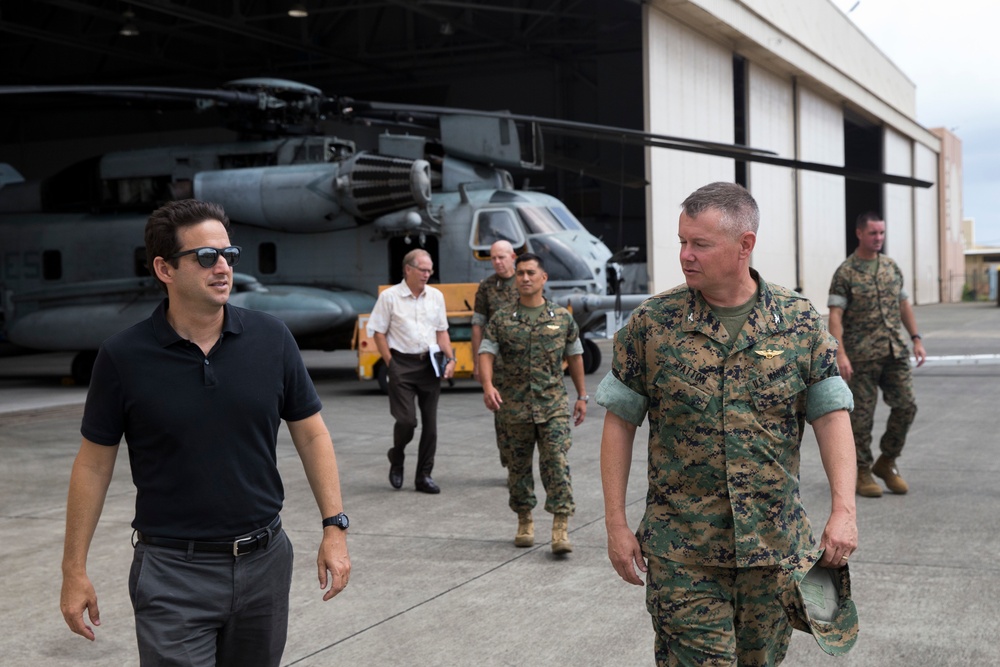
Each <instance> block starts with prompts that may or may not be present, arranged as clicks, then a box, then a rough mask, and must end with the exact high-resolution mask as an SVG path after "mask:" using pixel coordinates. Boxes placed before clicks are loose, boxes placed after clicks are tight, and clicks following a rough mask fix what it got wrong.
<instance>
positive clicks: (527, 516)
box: [514, 512, 535, 547]
mask: <svg viewBox="0 0 1000 667" xmlns="http://www.w3.org/2000/svg"><path fill="white" fill-rule="evenodd" d="M534 544H535V523H534V521H533V520H532V519H531V512H518V513H517V535H515V536H514V546H515V547H530V546H533V545H534Z"/></svg>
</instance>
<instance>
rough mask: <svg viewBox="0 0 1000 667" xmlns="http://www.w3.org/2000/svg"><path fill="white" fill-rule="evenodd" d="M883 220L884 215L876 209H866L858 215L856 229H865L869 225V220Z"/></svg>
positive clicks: (855, 223) (855, 222)
mask: <svg viewBox="0 0 1000 667" xmlns="http://www.w3.org/2000/svg"><path fill="white" fill-rule="evenodd" d="M881 220H882V216H881V214H879V213H876V212H875V211H865V212H864V213H862V214H861V215H859V216H858V219H857V220H855V221H854V228H855V229H864V228H865V227H867V226H868V223H869V222H879V221H881Z"/></svg>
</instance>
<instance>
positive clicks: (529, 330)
mask: <svg viewBox="0 0 1000 667" xmlns="http://www.w3.org/2000/svg"><path fill="white" fill-rule="evenodd" d="M518 305H519V304H515V306H514V307H510V306H508V307H507V308H501V309H500V310H498V311H497V312H496V313H495V314H494V315H493V317H491V318H490V323H489V324H488V325H487V326H486V331H485V333H484V334H483V343H482V345H480V346H479V351H480V352H487V353H489V354H493V355H494V356H496V355H497V354H499V355H501V356H503V358H504V370H503V372H504V379H503V386H497V388H498V389H499V390H500V397H501V398H502V399H503V404H502V405H501V406H500V413H499V415H500V418H501V419H503V420H505V421H507V422H510V423H535V424H543V423H545V422H547V421H549V420H550V419H552V418H553V417H564V416H568V415H569V414H570V410H569V402H568V400H567V398H566V385H565V383H564V382H563V376H564V373H563V365H562V362H563V357H569V356H572V355H575V354H583V343H581V342H580V328H579V327H578V326H577V324H576V322H575V321H574V320H573V316H572V315H571V314H570V312H569V311H568V310H566V309H565V308H563V307H562V306H557V305H556V304H555V303H553V302H552V301H549V300H546V301H545V307H544V308H543V309H542V312H541V313H539V315H538V319H537V320H535V321H534V322H531V321H530V320H529V319H528V318H527V317H522V316H521V315H520V313H519V309H518V308H517V306H518Z"/></svg>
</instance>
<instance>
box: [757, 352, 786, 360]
mask: <svg viewBox="0 0 1000 667" xmlns="http://www.w3.org/2000/svg"><path fill="white" fill-rule="evenodd" d="M754 352H755V353H757V354H759V355H760V356H762V357H764V358H765V359H773V358H775V357H776V356H778V355H779V354H781V353H782V352H784V350H754Z"/></svg>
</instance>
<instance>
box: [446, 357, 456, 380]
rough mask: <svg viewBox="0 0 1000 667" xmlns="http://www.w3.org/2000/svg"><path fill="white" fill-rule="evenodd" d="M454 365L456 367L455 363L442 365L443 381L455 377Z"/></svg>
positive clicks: (450, 362)
mask: <svg viewBox="0 0 1000 667" xmlns="http://www.w3.org/2000/svg"><path fill="white" fill-rule="evenodd" d="M455 365H456V362H454V361H449V362H448V363H446V364H445V365H444V379H445V380H450V379H451V378H453V377H455Z"/></svg>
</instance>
